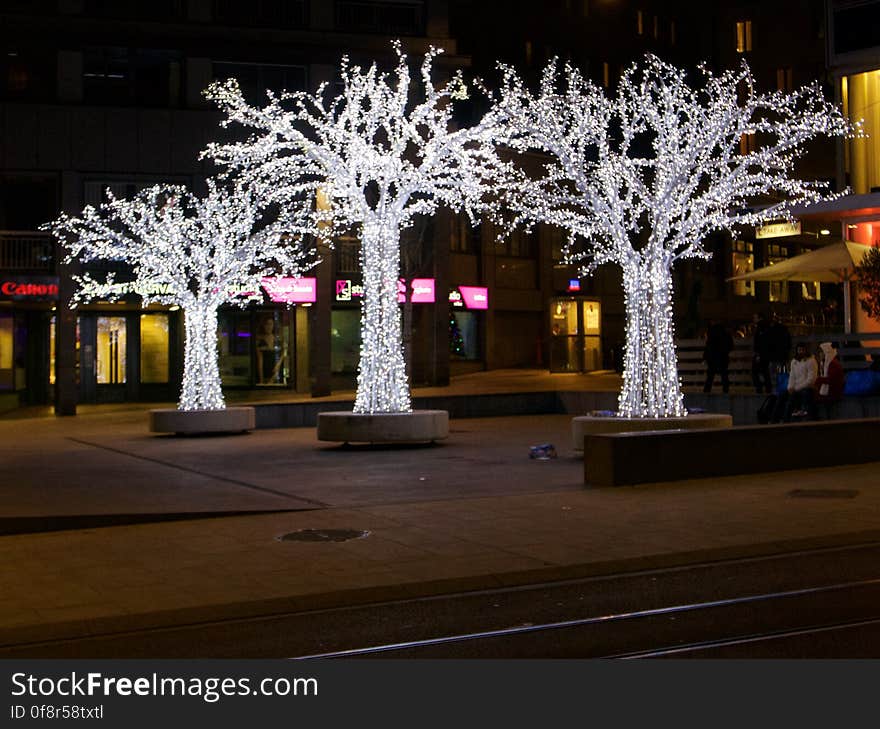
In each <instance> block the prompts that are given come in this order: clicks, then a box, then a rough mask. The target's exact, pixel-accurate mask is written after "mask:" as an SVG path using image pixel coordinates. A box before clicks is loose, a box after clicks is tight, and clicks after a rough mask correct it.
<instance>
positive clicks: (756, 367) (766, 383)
mask: <svg viewBox="0 0 880 729" xmlns="http://www.w3.org/2000/svg"><path fill="white" fill-rule="evenodd" d="M752 337H753V354H752V383H753V384H754V385H755V392H757V393H758V394H759V395H760V394H761V393H762V392H766V393H767V394H768V395H769V394H770V393H771V392H772V390H773V386H772V384H771V382H770V362H771V360H772V359H773V353H774V352H773V341H772V339H771V335H770V322H769V321H768V320H767V317H766V316H765V315H763V314H762V315H761V316H758V315H757V314H756V315H755V331H754V334H753V335H752Z"/></svg>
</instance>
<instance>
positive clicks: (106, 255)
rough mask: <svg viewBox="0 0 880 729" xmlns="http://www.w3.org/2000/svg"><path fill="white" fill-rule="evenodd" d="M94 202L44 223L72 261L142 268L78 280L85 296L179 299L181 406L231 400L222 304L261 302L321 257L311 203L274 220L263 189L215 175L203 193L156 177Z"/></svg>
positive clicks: (293, 204) (296, 204)
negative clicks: (308, 237)
mask: <svg viewBox="0 0 880 729" xmlns="http://www.w3.org/2000/svg"><path fill="white" fill-rule="evenodd" d="M107 195H108V201H107V202H106V203H105V204H103V205H101V206H100V207H98V208H95V207H92V206H91V205H90V206H87V207H86V208H85V209H84V210H83V212H82V214H81V216H80V217H73V216H69V215H62V216H61V217H59V218H58V219H57V220H55V221H54V222H52V223H48V224H47V225H45V226H44V227H45V228H47V229H50V230H52V231H53V232H54V233H55V235H57V236H58V237H59V238H60V239H61V240H62V241H63V242H64V243H65V245H66V247H67V251H68V259H69V260H72V259H74V258H77V259H79V260H81V261H83V262H84V263H88V262H89V261H111V262H112V261H118V262H122V263H127V264H129V265H130V266H131V267H132V269H133V272H134V277H135V280H134V282H133V283H132V284H120V283H117V282H115V281H114V280H113V279H112V278H110V279H109V280H106V281H97V280H95V279H94V278H92V277H91V275H89V274H86V275H84V276H82V277H80V278H79V280H78V283H79V290H78V292H77V295H76V297H75V299H74V305H75V304H76V303H78V302H83V301H90V300H92V299H96V298H100V299H111V300H112V299H115V298H118V297H119V296H121V295H123V294H125V293H129V292H133V293H138V294H140V296H141V301H142V304H143V306H147V305H149V304H152V303H158V304H165V305H173V306H179V307H181V308H182V309H183V311H184V326H185V343H184V369H183V383H182V387H181V393H180V401H179V403H178V408H179V409H180V410H185V411H192V410H220V409H222V408H224V407H225V404H224V401H223V393H222V391H221V388H220V371H219V367H218V363H217V354H218V353H217V309H218V308H219V307H220V306H221V305H222V304H235V305H239V306H244V305H246V304H247V303H248V302H249V301H253V300H255V299H256V300H262V293H261V291H262V290H261V284H262V280H263V278H264V277H266V276H270V275H288V276H296V275H298V274H299V273H300V272H302V271H304V270H306V269H307V268H310V267H311V266H312V265H314V263H315V260H314V253H313V251H312V250H311V249H310V248H309V247H307V246H306V245H305V244H304V242H303V241H304V240H305V236H304V231H307V230H311V228H312V226H313V216H314V213H313V212H312V208H311V206H310V202H309V201H308V200H307V199H305V198H302V199H300V200H294V199H289V200H288V201H287V203H288V204H287V205H286V206H284V207H283V208H281V211H282V212H281V213H280V214H279V215H278V216H276V217H274V218H271V217H269V216H268V215H267V213H266V202H265V198H264V196H262V195H259V194H258V193H257V192H255V188H252V187H242V186H240V185H234V186H231V187H226V186H223V185H219V184H217V183H215V182H214V181H213V180H208V193H207V195H206V196H205V197H202V198H200V197H196V196H195V195H193V194H191V193H190V192H188V191H187V190H186V189H185V188H183V187H181V186H178V185H155V186H153V187H150V188H147V189H146V190H142V191H141V192H140V193H138V194H137V195H135V196H134V197H133V198H132V199H130V200H125V199H116V198H114V197H113V195H112V194H111V193H110V191H109V190H108V191H107Z"/></svg>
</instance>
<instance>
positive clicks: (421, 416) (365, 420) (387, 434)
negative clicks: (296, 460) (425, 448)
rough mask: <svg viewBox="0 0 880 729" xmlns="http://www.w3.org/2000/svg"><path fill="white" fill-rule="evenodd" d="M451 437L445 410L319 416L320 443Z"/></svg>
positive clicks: (425, 439)
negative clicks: (322, 441)
mask: <svg viewBox="0 0 880 729" xmlns="http://www.w3.org/2000/svg"><path fill="white" fill-rule="evenodd" d="M448 435H449V413H448V412H446V411H445V410H413V411H412V412H409V413H352V412H347V411H345V412H330V413H318V440H329V441H334V442H336V443H430V442H431V441H435V440H442V439H443V438H446V437H447V436H448Z"/></svg>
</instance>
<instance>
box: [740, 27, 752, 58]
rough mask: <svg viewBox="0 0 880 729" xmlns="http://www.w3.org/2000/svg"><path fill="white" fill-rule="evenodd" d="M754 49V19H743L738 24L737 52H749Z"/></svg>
mask: <svg viewBox="0 0 880 729" xmlns="http://www.w3.org/2000/svg"><path fill="white" fill-rule="evenodd" d="M750 50H752V21H751V20H741V21H739V22H738V23H737V24H736V52H737V53H747V52H748V51H750Z"/></svg>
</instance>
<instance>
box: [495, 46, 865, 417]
mask: <svg viewBox="0 0 880 729" xmlns="http://www.w3.org/2000/svg"><path fill="white" fill-rule="evenodd" d="M700 71H701V73H702V76H703V83H702V85H701V86H700V87H699V88H695V87H692V86H691V85H690V84H689V83H688V80H687V78H686V73H685V72H684V71H682V70H680V69H677V68H674V67H673V66H670V65H669V64H666V63H664V62H662V61H660V60H659V59H657V58H655V57H654V56H650V55H649V56H647V57H646V59H645V60H644V62H643V63H641V64H637V65H634V66H633V67H632V68H630V69H629V70H628V71H627V72H626V73H625V74H624V75H623V77H622V78H621V79H620V83H619V84H618V88H617V92H616V94H615V95H613V96H610V97H609V96H608V95H606V93H605V91H604V90H603V89H601V88H599V87H598V86H597V85H596V84H594V83H592V82H591V81H590V80H588V79H586V78H585V77H584V76H583V75H581V73H580V72H579V71H578V70H577V69H575V68H572V67H571V66H568V65H566V66H565V67H564V69H563V71H562V73H561V74H560V72H559V70H558V69H557V66H556V64H555V63H551V64H550V65H549V66H548V67H547V69H546V70H545V72H544V74H543V76H542V79H541V83H540V87H539V89H538V91H537V93H534V92H532V91H530V90H529V89H527V88H525V86H524V84H523V82H522V81H521V80H520V78H519V77H518V76H517V74H516V73H515V72H514V71H513V70H512V69H511V68H509V67H502V74H503V81H502V85H501V89H500V91H499V93H498V98H497V104H496V108H495V112H494V113H495V115H496V118H497V119H498V120H499V121H501V123H502V124H503V127H504V138H505V141H506V143H507V144H509V145H510V146H511V147H513V148H515V149H517V150H520V151H527V150H539V151H541V152H544V153H546V154H548V155H549V157H550V159H549V161H548V162H547V163H546V165H545V168H544V174H543V176H542V177H541V178H540V179H530V178H529V177H527V176H526V175H525V174H521V175H520V178H519V181H518V182H517V183H516V184H512V185H510V187H509V189H508V192H507V195H506V199H507V203H508V205H509V206H510V207H511V208H512V209H513V211H514V213H515V216H516V220H515V222H516V223H523V224H526V225H531V224H534V223H535V222H543V223H549V224H553V225H557V226H559V227H561V228H563V229H565V230H566V231H567V232H568V233H569V242H568V246H567V249H566V262H568V263H571V264H577V265H579V266H580V267H581V273H582V274H584V275H586V274H588V273H591V272H592V271H593V270H594V269H595V268H596V267H597V266H600V265H602V264H606V263H612V264H616V265H618V266H620V267H621V269H622V271H623V279H624V294H625V297H626V317H627V321H626V354H625V358H624V378H623V380H624V381H623V389H622V392H621V394H620V399H619V414H620V415H622V416H626V417H667V416H680V415H684V414H686V411H685V408H684V405H683V398H682V392H681V384H680V382H679V379H678V374H677V362H676V356H675V345H674V336H673V321H672V267H673V265H674V264H675V263H676V262H677V261H678V260H681V259H683V258H708V257H709V255H710V254H709V252H708V251H707V250H706V249H705V248H704V246H703V243H702V241H703V240H704V238H705V237H706V236H707V235H708V234H710V233H712V232H714V231H725V230H726V231H730V232H735V231H736V230H737V229H738V228H739V227H741V226H746V225H758V224H761V223H764V222H767V221H771V220H775V219H781V218H788V217H789V216H790V210H791V209H792V207H793V206H795V205H801V204H805V203H809V202H816V201H819V200H822V199H827V198H828V197H830V196H829V195H827V194H826V193H825V192H824V191H823V185H822V183H821V182H809V181H804V180H799V179H797V178H795V177H794V165H795V163H796V162H797V160H798V159H799V158H800V157H802V156H803V154H804V145H805V143H807V142H808V141H810V140H811V139H813V138H815V137H818V136H823V135H824V136H829V137H830V136H841V135H847V134H860V133H861V131H860V128H859V126H858V125H856V127H852V126H851V125H850V124H849V123H848V122H847V121H846V119H845V118H844V117H843V115H842V114H841V113H840V111H839V110H838V109H837V108H836V107H835V106H833V105H831V104H829V103H827V102H826V101H825V100H824V99H823V97H822V93H821V91H820V89H819V86H818V84H813V85H811V86H807V87H804V88H801V89H798V90H796V91H793V92H791V93H782V92H773V93H767V94H762V93H758V92H757V91H756V90H755V80H754V78H753V76H752V74H751V72H750V71H749V68H748V66H747V65H746V64H745V63H743V64H742V65H741V66H740V67H739V68H738V69H736V70H732V71H728V72H726V73H723V74H721V75H718V76H716V75H713V74H712V73H710V72H709V71H708V70H706V69H705V68H701V69H700ZM560 76H561V83H560ZM744 139H746V140H748V142H747V143H744V144H741V142H742V141H743V140H744Z"/></svg>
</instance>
